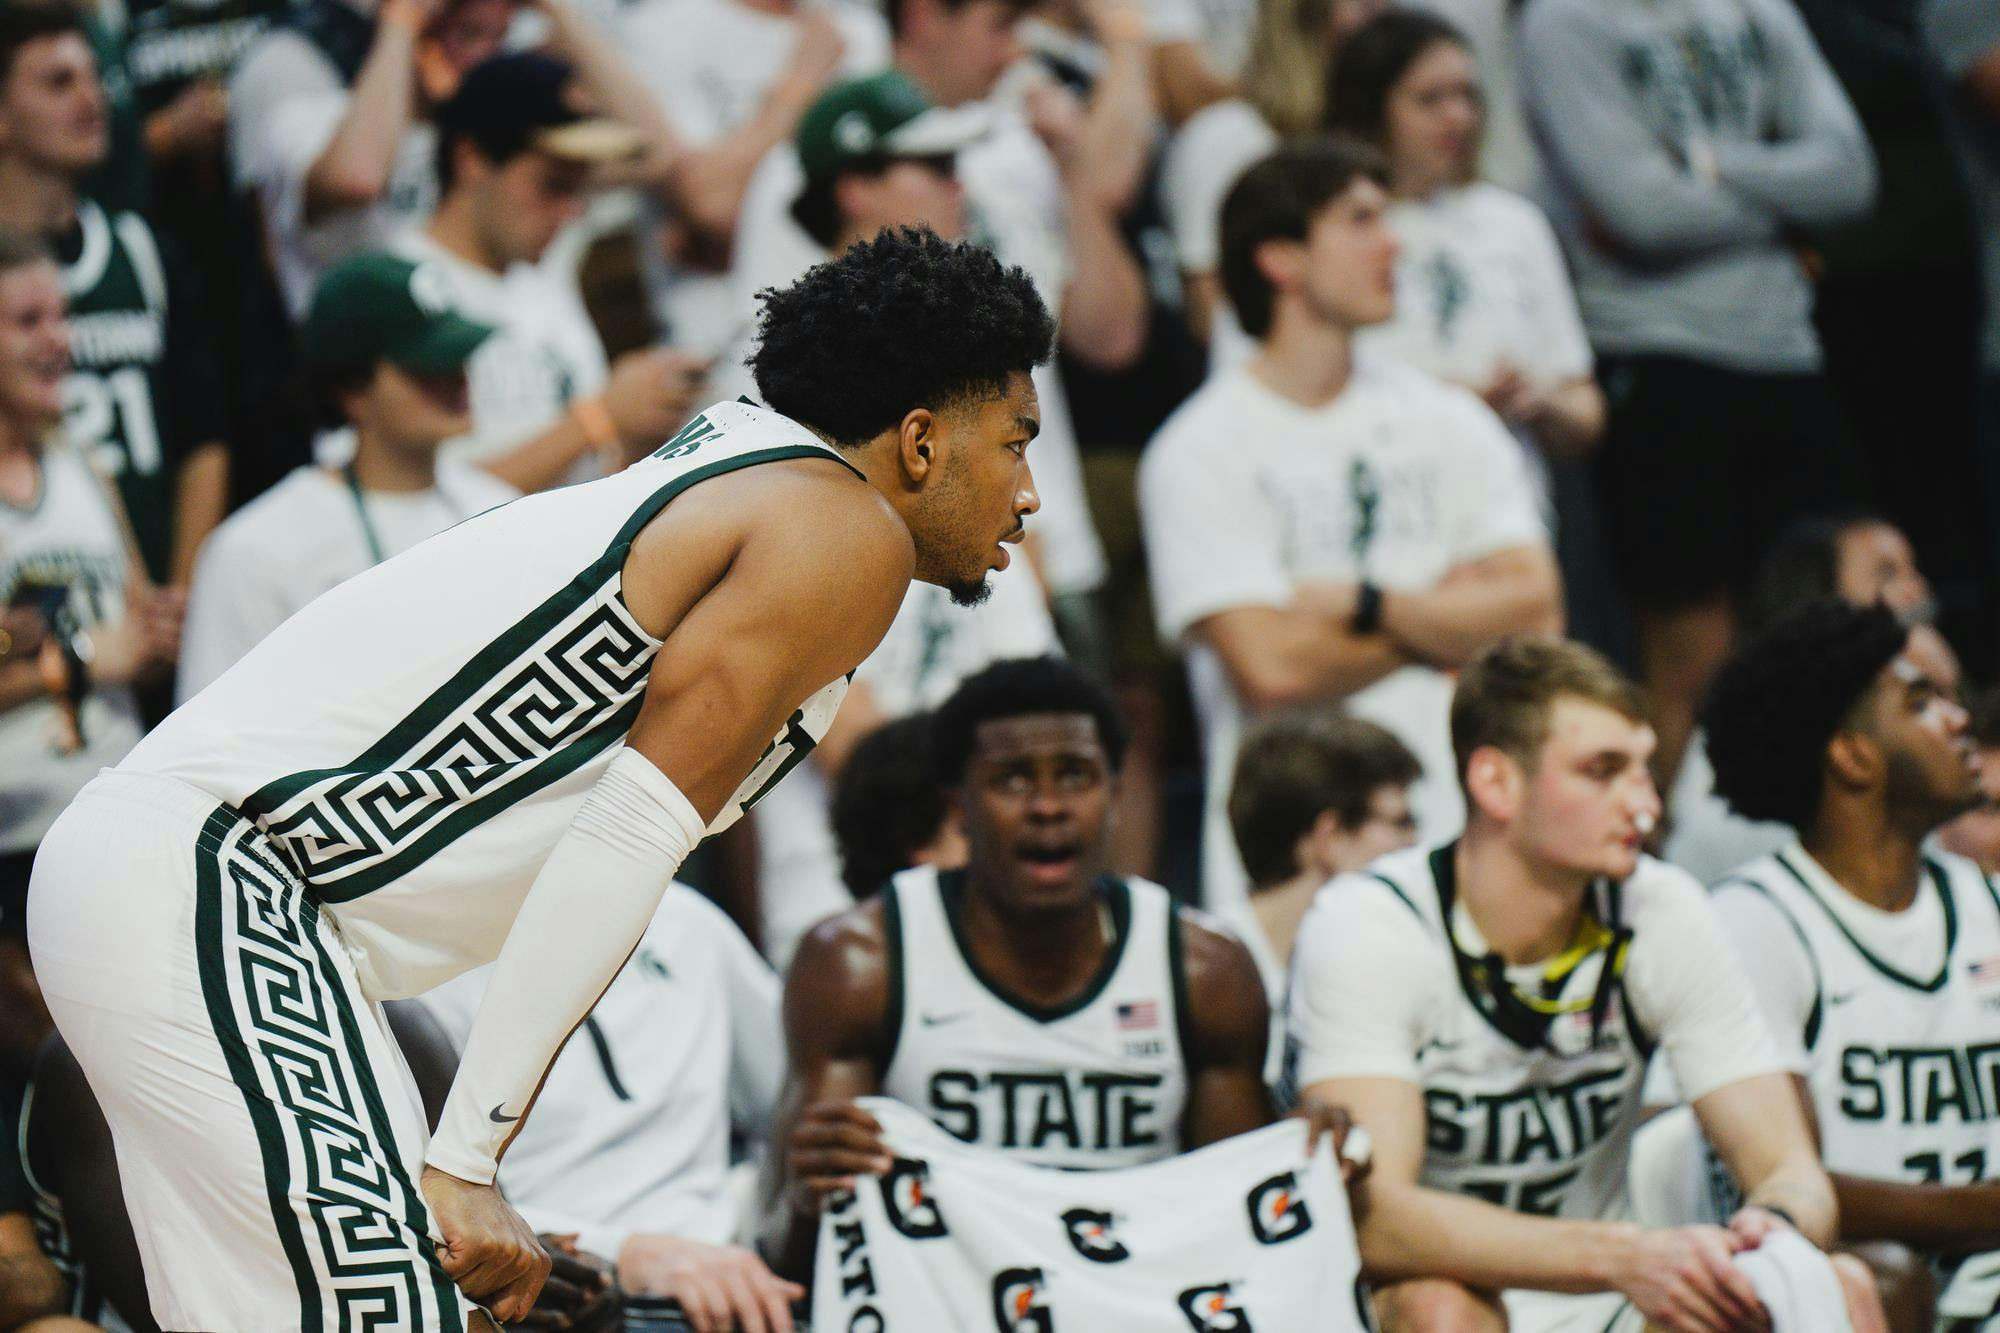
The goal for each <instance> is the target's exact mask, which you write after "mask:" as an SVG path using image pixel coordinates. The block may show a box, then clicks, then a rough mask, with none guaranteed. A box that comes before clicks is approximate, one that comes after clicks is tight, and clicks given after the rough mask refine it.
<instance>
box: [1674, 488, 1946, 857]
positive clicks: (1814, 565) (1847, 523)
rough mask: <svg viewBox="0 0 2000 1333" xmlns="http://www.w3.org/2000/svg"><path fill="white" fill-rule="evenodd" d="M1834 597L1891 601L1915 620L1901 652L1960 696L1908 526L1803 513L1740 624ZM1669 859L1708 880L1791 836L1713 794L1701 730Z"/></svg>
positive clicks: (1685, 768)
mask: <svg viewBox="0 0 2000 1333" xmlns="http://www.w3.org/2000/svg"><path fill="white" fill-rule="evenodd" d="M1829 597H1836V598H1839V599H1840V600H1841V601H1843V602H1847V603H1849V604H1851V605H1854V606H1873V605H1875V604H1876V603H1877V602H1880V603H1881V604H1882V605H1884V606H1886V607H1888V608H1889V609H1890V610H1891V611H1894V612H1895V613H1896V616H1897V618H1898V619H1899V620H1901V621H1902V622H1903V623H1904V624H1906V625H1908V626H1909V627H1910V641H1909V645H1908V647H1907V648H1906V649H1905V650H1904V651H1905V652H1906V653H1907V654H1908V655H1909V657H1910V658H1911V659H1912V660H1913V661H1915V662H1917V663H1918V664H1919V665H1921V666H1922V667H1923V669H1924V672H1925V674H1926V675H1927V676H1929V678H1930V679H1932V680H1934V681H1936V682H1937V684H1938V686H1939V687H1940V688H1941V689H1944V690H1946V691H1948V692H1950V694H1951V695H1952V696H1953V697H1956V695H1957V692H1958V689H1959V686H1960V683H1961V680H1962V676H1963V673H1962V672H1961V670H1960V668H1959V662H1958V655H1957V654H1956V653H1954V652H1953V651H1952V648H1951V645H1950V644H1949V643H1947V642H1945V638H1944V636H1943V635H1942V634H1940V633H1938V631H1937V629H1936V627H1935V626H1934V625H1932V624H1931V618H1932V616H1933V615H1934V614H1935V613H1936V610H1937V604H1936V601H1935V600H1934V599H1933V598H1932V596H1931V585H1930V580H1928V579H1926V578H1925V577H1924V574H1923V571H1922V570H1920V569H1918V568H1917V558H1916V552H1915V551H1914V550H1913V549H1912V548H1911V546H1910V539H1909V538H1908V537H1906V536H1905V535H1904V534H1903V532H1902V531H1901V530H1900V529H1899V528H1897V527H1896V526H1895V524H1893V523H1890V522H1889V521H1888V520H1887V519H1885V518H1883V517H1881V516H1880V515H1878V514H1873V513H1870V512H1867V511H1865V510H1849V511H1846V512H1843V513H1835V514H1829V515H1826V516H1825V517H1822V518H1808V519H1801V520H1799V521H1798V522H1797V523H1794V524H1793V525H1792V526H1791V527H1790V528H1788V529H1786V530H1785V531H1784V532H1783V533H1781V534H1779V536H1778V539H1777V541H1776V542H1774V543H1773V544H1772V546H1771V550H1770V552H1769V554H1767V555H1766V556H1765V558H1764V563H1763V565H1762V567H1761V568H1759V570H1758V571H1757V579H1756V582H1754V583H1753V584H1751V586H1750V591H1749V594H1748V596H1747V597H1746V598H1745V599H1744V604H1743V629H1744V631H1745V632H1746V633H1756V632H1757V631H1758V630H1760V629H1762V628H1763V627H1765V626H1767V625H1769V624H1772V623H1773V622H1775V621H1777V620H1780V619H1782V618H1784V617H1785V616H1786V615H1788V614H1790V613H1792V612H1795V611H1797V610H1798V609H1799V608H1800V607H1803V606H1806V605H1809V604H1810V603H1813V602H1817V601H1823V600H1825V599H1827V598H1829ZM1667 808H1668V810H1669V811H1671V812H1672V816H1673V818H1672V823H1671V824H1670V825H1669V832H1668V835H1667V839H1666V845H1665V847H1664V848H1663V851H1664V854H1665V856H1666V859H1667V860H1669V861H1672V862H1673V863H1674V864H1675V865H1678V866H1680V867H1681V868H1682V869H1683V870H1686V871H1688V872H1689V873H1690V874H1692V875H1693V876H1694V877H1695V878H1696V879H1699V880H1700V881H1702V882H1703V883H1704V884H1708V883H1713V882H1714V881H1715V880H1717V879H1719V878H1720V877H1721V876H1722V875H1724V874H1726V873H1727V872H1729V871H1731V870H1734V869H1735V868H1736V867H1737V866H1740V865H1745V864H1747V863H1749V862H1751V861H1754V860H1756V859H1757V858H1759V857H1761V856H1768V855H1770V854H1771V853H1772V852H1774V851H1776V850H1778V848H1780V847H1782V846H1784V845H1785V844H1786V843H1787V842H1789V841H1790V840H1791V838H1792V831H1791V830H1790V829H1789V828H1787V827H1786V826H1785V825H1783V824H1779V823H1775V822H1771V821H1756V820H1749V819H1745V818H1744V817H1743V816H1741V815H1739V814H1737V813H1736V811H1734V810H1733V809H1731V808H1730V807H1729V805H1728V804H1727V803H1726V802H1724V801H1723V799H1722V798H1721V797H1720V796H1718V795H1717V794H1716V792H1715V770H1714V769H1713V768H1712V767H1711V766H1710V764H1709V761H1708V747H1707V743H1706V740H1705V738H1704V736H1703V734H1702V733H1701V732H1700V731H1696V732H1695V734H1694V737H1693V740H1692V741H1691V743H1690V744H1689V746H1688V751H1687V758H1686V759H1685V760H1684V761H1683V762H1682V764H1681V771H1680V775H1679V777H1678V778H1677V779H1676V780H1675V782H1674V787H1673V793H1672V800H1671V801H1670V802H1669V803H1668V806H1667Z"/></svg>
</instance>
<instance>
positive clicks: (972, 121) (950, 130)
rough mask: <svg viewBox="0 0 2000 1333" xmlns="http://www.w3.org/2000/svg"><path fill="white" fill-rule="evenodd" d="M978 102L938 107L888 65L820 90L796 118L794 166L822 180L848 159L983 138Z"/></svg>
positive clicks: (913, 153)
mask: <svg viewBox="0 0 2000 1333" xmlns="http://www.w3.org/2000/svg"><path fill="white" fill-rule="evenodd" d="M989 124H990V122H989V120H988V117H987V114H986V111H985V109H984V108H983V107H978V106H967V107H941V106H939V105H937V104H936V103H935V102H933V101H931V99H930V98H928V97H926V96H925V95H924V93H923V90H922V89H920V88H918V87H917V85H916V84H914V83H912V82H910V80H909V79H908V78H907V77H906V76H904V75H903V74H901V73H899V72H897V71H896V70H890V71H888V72H887V73H885V74H876V75H872V76H871V77H869V78H865V79H855V80H853V81H852V82H849V83H843V84H840V85H838V86H836V87H834V88H830V89H828V90H827V91H826V92H825V93H823V94H821V96H820V99H819V100H818V101H817V102H814V103H813V104H812V105H811V106H810V107H808V108H807V109H806V113H805V115H804V116H803V117H801V118H800V120H799V133H798V140H797V142H798V150H799V165H800V166H801V167H803V168H805V173H806V179H807V180H825V179H826V178H827V177H829V176H833V175H835V174H837V173H838V172H839V171H840V170H841V169H842V168H843V167H846V166H847V165H849V164H850V163H853V162H860V161H866V160H868V159H879V158H893V157H941V156H944V155H945V154H947V153H956V152H958V151H959V150H960V149H961V148H968V147H970V146H971V145H973V144H975V143H977V142H978V141H979V140H980V139H982V138H984V137H985V135H986V131H987V129H988V127H989Z"/></svg>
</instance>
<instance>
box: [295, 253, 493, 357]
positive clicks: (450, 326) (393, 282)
mask: <svg viewBox="0 0 2000 1333" xmlns="http://www.w3.org/2000/svg"><path fill="white" fill-rule="evenodd" d="M492 333H493V329H492V327H491V326H489V325H486V324H478V323H474V322H473V321H472V320H469V319H467V318H466V317H465V316H464V315H461V314H460V313H458V311H457V310H455V309H454V308H453V307H452V304H451V295H450V285H449V279H447V278H446V276H445V274H444V272H443V270H441V269H439V268H438V267H437V266H436V265H433V264H415V263H411V262H410V261H409V260H407V259H403V258H400V257H398V256H396V255H390V254H379V253H376V254H362V255H356V256H354V257H353V258H351V259H344V260H342V261H341V262H340V263H338V264H336V265H334V266H333V267H332V268H330V269H328V270H327V272H326V276H325V277H323V278H321V279H320V282H319V288H318V289H317V290H316V291H315V292H314V293H313V299H312V307H311V308H310V309H309V310H307V311H306V319H305V324H304V325H303V326H302V327H301V328H300V330H299V337H300V342H301V344H302V350H303V351H304V354H305V360H306V364H307V365H309V366H312V367H313V368H315V369H320V370H332V369H338V368H341V367H346V366H355V365H369V364H372V363H374V362H376V361H390V362H393V363H395V364H396V365H398V366H401V367H402V368H403V369H405V370H409V371H413V372H415V373H416V374H419V375H449V374H451V373H452V372H453V371H456V370H461V369H463V368H464V366H465V363H466V361H467V360H468V359H470V358H471V356H472V354H473V352H474V351H476V350H477V349H478V347H479V344H481V343H483V342H485V341H486V339H487V338H489V337H490V336H492Z"/></svg>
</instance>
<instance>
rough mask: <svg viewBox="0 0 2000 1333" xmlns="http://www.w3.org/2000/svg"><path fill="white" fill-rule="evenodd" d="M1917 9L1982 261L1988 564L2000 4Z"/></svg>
mask: <svg viewBox="0 0 2000 1333" xmlns="http://www.w3.org/2000/svg"><path fill="white" fill-rule="evenodd" d="M1919 15H1920V18H1921V20H1922V25H1923V32H1924V38H1925V43H1926V45H1928V46H1929V48H1930V51H1931V55H1932V57H1933V58H1934V59H1935V60H1936V62H1937V65H1938V68H1939V70H1940V72H1941V73H1942V75H1943V78H1944V84H1945V94H1946V97H1945V100H1946V105H1947V107H1948V108H1949V111H1950V121H1951V124H1952V130H1953V137H1954V138H1955V139H1956V140H1957V144H1958V152H1959V161H1960V162H1961V163H1962V164H1963V166H1964V175H1965V180H1966V187H1967V189H1968V190H1969V192H1970V193H1971V196H1972V211H1973V221H1974V223H1975V225H1976V227H1977V231H1978V235H1979V238H1980V247H1981V253H1982V255H1983V257H1984V264H1985V288H1986V291H1985V297H1986V301H1985V311H1986V317H1985V321H1984V326H1983V327H1984V336H1983V337H1982V339H1981V342H1980V366H1981V378H1982V381H1983V384H1982V387H1981V390H1980V418H1981V421H1980V441H1981V455H1980V456H1981V458H1982V459H1983V467H1984V468H1985V473H1986V475H1985V476H1984V477H1983V479H1982V480H1983V481H1984V482H1985V488H1986V496H1987V499H1986V514H1987V520H1988V529H1989V530H1988V535H1987V550H1986V557H1987V562H1988V568H1989V569H1991V568H1992V565H1993V563H1994V561H1995V560H1996V558H2000V543H1996V541H1995V538H1994V536H1993V533H1994V531H1996V529H1995V527H1994V524H1993V517H1994V516H1995V515H2000V462H1996V459H2000V5H1995V4H1993V3H1992V0H1923V6H1922V9H1921V10H1920V11H1919Z"/></svg>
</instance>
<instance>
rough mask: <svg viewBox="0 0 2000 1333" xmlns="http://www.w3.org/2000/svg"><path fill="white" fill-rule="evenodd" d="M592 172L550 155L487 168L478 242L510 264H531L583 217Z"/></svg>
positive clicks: (527, 156) (522, 155)
mask: <svg viewBox="0 0 2000 1333" xmlns="http://www.w3.org/2000/svg"><path fill="white" fill-rule="evenodd" d="M589 181H590V168H589V167H587V166H585V165H584V164H583V163H581V162H572V161H570V160H568V159H566V158H560V157H553V156H551V155H549V154H548V153H539V152H532V151H531V152H526V153H519V154H516V155H515V156H514V158H513V159H512V160H510V161H508V162H507V163H506V164H505V165H504V166H501V167H498V168H489V169H488V172H487V174H486V176H485V178H484V179H483V180H482V181H481V182H480V183H479V184H478V185H477V186H476V187H475V188H477V189H479V190H480V192H481V198H480V208H479V225H480V231H481V233H482V235H481V238H480V239H481V241H482V242H483V243H484V245H485V246H486V249H487V251H488V253H490V254H494V255H497V256H500V257H502V258H504V259H505V260H506V261H507V262H508V263H512V264H534V263H538V262H540V260H541V258H542V255H543V254H544V253H545V252H546V251H547V250H548V248H549V245H550V244H551V243H552V242H553V241H554V240H555V238H556V234H557V233H558V232H560V231H561V230H562V229H563V228H564V227H567V226H568V225H569V224H570V223H572V222H574V221H576V220H577V219H578V218H580V217H582V216H583V208H584V203H585V200H586V192H587V186H588V185H589Z"/></svg>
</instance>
